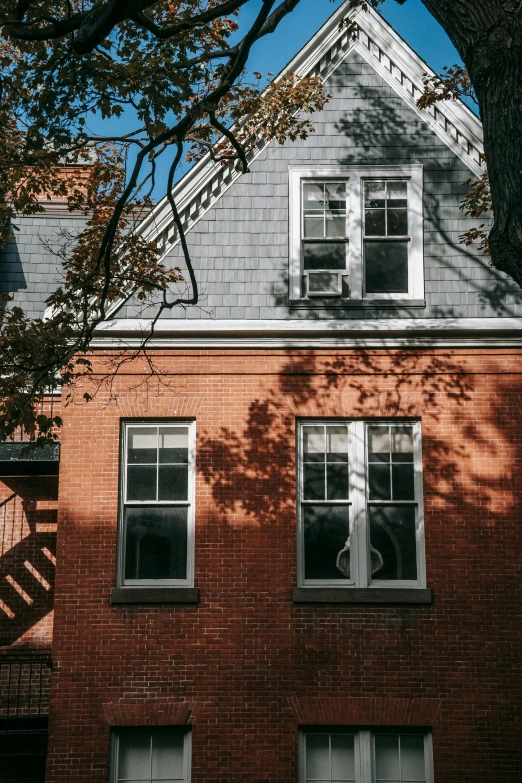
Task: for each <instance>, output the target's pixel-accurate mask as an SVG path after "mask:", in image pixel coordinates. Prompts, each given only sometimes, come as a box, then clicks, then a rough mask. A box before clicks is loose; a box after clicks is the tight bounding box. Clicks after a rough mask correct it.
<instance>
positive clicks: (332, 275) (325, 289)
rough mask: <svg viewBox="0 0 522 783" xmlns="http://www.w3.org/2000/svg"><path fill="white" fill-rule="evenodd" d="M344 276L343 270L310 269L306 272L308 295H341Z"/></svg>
mask: <svg viewBox="0 0 522 783" xmlns="http://www.w3.org/2000/svg"><path fill="white" fill-rule="evenodd" d="M344 274H345V275H346V272H344ZM342 277H343V272H341V271H339V272H338V271H335V272H330V271H327V270H325V269H318V270H312V271H310V270H308V271H307V272H305V278H306V279H305V288H306V296H341V295H342V282H343V281H342Z"/></svg>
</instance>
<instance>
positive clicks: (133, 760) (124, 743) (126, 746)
mask: <svg viewBox="0 0 522 783" xmlns="http://www.w3.org/2000/svg"><path fill="white" fill-rule="evenodd" d="M128 779H130V780H140V779H141V780H150V732H149V731H131V732H128V733H122V734H120V735H119V740H118V781H120V780H128Z"/></svg>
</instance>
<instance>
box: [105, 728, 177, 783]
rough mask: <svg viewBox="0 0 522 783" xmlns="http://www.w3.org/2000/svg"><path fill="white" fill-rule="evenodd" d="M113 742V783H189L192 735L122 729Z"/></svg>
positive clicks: (161, 729) (111, 779) (170, 730)
mask: <svg viewBox="0 0 522 783" xmlns="http://www.w3.org/2000/svg"><path fill="white" fill-rule="evenodd" d="M111 739H112V748H111V777H110V783H130V781H132V783H189V781H190V732H182V731H179V730H176V729H172V728H155V729H145V728H132V729H131V728H125V729H123V728H122V729H118V730H117V731H114V733H113V734H112V738H111Z"/></svg>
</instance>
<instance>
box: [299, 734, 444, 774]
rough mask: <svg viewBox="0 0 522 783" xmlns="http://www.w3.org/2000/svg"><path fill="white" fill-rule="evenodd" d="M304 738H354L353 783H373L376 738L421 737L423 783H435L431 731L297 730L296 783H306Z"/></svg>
mask: <svg viewBox="0 0 522 783" xmlns="http://www.w3.org/2000/svg"><path fill="white" fill-rule="evenodd" d="M307 734H328V735H334V734H341V735H346V734H352V735H354V737H355V778H356V783H375V744H374V742H373V739H374V737H375V735H376V734H422V735H423V737H424V768H425V776H426V783H435V778H434V772H433V741H432V734H431V731H430V730H428V729H425V728H419V729H418V730H416V728H415V727H408V728H405V727H403V726H397V727H395V726H389V727H384V726H383V727H379V728H377V727H376V728H375V729H374V730H370V729H359V728H358V727H357V726H355V727H352V726H346V727H340V726H339V727H335V728H331V729H330V728H323V727H314V728H313V727H310V728H308V729H304V728H303V729H300V730H299V783H306V736H307Z"/></svg>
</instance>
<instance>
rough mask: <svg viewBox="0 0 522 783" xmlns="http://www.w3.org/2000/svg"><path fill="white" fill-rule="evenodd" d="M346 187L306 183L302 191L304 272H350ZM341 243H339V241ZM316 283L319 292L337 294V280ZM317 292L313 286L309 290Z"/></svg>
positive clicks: (339, 183)
mask: <svg viewBox="0 0 522 783" xmlns="http://www.w3.org/2000/svg"><path fill="white" fill-rule="evenodd" d="M346 231H347V229H346V183H344V182H304V183H303V191H302V259H303V270H304V271H305V272H307V271H311V270H325V271H327V270H344V269H346ZM336 240H337V241H336ZM324 282H325V283H326V286H325V287H324V288H322V289H319V284H320V280H318V279H316V280H315V286H316V288H317V290H322V291H328V290H332V291H333V292H335V291H336V290H337V285H338V283H337V279H336V280H335V288H334V287H333V286H334V280H333V278H331V279H328V280H325V281H324ZM309 291H311V292H313V291H314V288H313V286H312V287H310V286H309Z"/></svg>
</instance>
